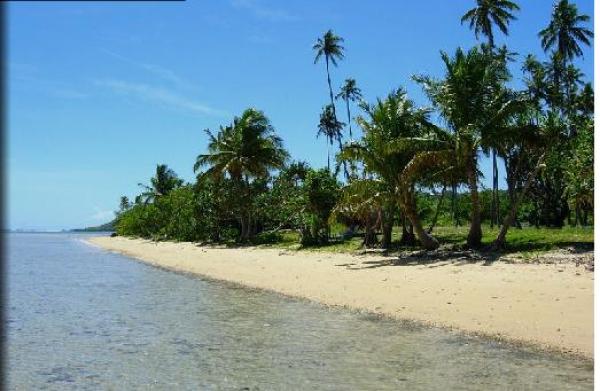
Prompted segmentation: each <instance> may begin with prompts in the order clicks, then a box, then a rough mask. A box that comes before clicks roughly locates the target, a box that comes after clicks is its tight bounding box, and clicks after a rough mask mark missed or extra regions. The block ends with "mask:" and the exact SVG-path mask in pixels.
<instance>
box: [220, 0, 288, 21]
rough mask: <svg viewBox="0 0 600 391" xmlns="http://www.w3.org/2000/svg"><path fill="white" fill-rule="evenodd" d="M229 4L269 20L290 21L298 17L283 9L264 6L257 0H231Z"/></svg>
mask: <svg viewBox="0 0 600 391" xmlns="http://www.w3.org/2000/svg"><path fill="white" fill-rule="evenodd" d="M231 5H232V6H233V7H234V8H238V9H244V10H248V11H250V12H252V13H253V14H254V16H256V17H257V18H260V19H265V20H268V21H270V22H291V21H295V20H298V17H296V16H295V15H292V14H290V13H289V12H287V11H285V10H283V9H279V8H272V7H267V6H264V5H262V4H260V3H259V2H258V1H257V0H232V2H231Z"/></svg>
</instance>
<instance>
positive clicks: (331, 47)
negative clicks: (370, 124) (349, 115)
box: [313, 29, 344, 116]
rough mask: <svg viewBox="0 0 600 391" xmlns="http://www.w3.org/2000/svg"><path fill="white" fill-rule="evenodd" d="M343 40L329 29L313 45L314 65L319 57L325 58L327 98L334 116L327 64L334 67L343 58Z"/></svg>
mask: <svg viewBox="0 0 600 391" xmlns="http://www.w3.org/2000/svg"><path fill="white" fill-rule="evenodd" d="M342 42H344V39H343V38H342V37H339V36H337V35H335V33H334V32H333V31H332V30H331V29H329V30H327V32H326V33H325V34H323V37H321V38H318V39H317V42H316V43H315V44H314V45H313V50H314V51H315V52H316V55H315V64H316V63H317V62H318V61H319V59H320V58H321V57H325V66H326V68H327V85H328V86H329V98H330V99H331V106H332V107H333V115H334V116H335V103H334V102H333V89H332V88H331V77H330V75H329V63H330V62H331V63H332V64H333V65H334V66H337V62H338V60H342V59H343V58H344V47H343V46H342Z"/></svg>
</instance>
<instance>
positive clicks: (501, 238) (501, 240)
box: [491, 155, 545, 250]
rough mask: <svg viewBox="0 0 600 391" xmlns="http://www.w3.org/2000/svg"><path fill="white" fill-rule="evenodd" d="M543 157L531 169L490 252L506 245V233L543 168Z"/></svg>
mask: <svg viewBox="0 0 600 391" xmlns="http://www.w3.org/2000/svg"><path fill="white" fill-rule="evenodd" d="M544 157H545V155H542V156H541V157H540V158H539V160H538V163H537V165H536V167H535V168H534V169H533V171H531V172H530V173H529V177H528V178H527V181H526V182H525V185H524V186H523V190H522V191H521V194H519V196H518V197H517V199H516V200H515V202H514V203H513V204H512V205H511V208H510V211H509V213H508V214H507V215H506V217H505V218H504V222H503V224H502V228H500V232H499V233H498V236H497V237H496V240H494V243H492V246H491V248H492V250H499V249H501V248H503V247H504V246H505V245H506V233H507V232H508V229H509V228H510V226H511V225H512V222H513V221H514V219H515V216H516V215H517V210H518V209H519V206H520V205H521V202H523V199H524V198H525V194H526V193H527V191H528V190H529V187H530V186H531V184H532V183H533V180H534V179H535V177H536V176H537V174H538V172H539V171H540V169H541V168H542V167H543V165H542V162H543V161H544Z"/></svg>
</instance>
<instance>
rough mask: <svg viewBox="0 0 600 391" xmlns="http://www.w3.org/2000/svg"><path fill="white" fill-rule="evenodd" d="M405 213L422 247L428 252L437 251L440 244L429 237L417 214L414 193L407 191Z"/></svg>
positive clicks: (404, 203)
mask: <svg viewBox="0 0 600 391" xmlns="http://www.w3.org/2000/svg"><path fill="white" fill-rule="evenodd" d="M403 198H404V200H403V201H404V202H403V205H404V213H405V215H406V217H407V218H408V220H409V221H410V222H411V224H412V226H413V229H414V231H415V234H416V235H417V238H418V239H419V241H420V242H421V246H422V247H423V248H425V249H426V250H435V249H436V248H438V247H439V246H440V244H439V242H438V241H437V240H436V239H435V238H434V237H433V236H431V235H429V234H428V233H427V232H426V231H425V230H424V229H423V224H422V223H421V219H420V218H419V215H418V214H417V205H416V201H415V197H414V194H413V191H412V190H410V191H407V192H406V194H405V195H404V197H403Z"/></svg>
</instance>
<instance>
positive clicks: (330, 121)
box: [317, 105, 344, 172]
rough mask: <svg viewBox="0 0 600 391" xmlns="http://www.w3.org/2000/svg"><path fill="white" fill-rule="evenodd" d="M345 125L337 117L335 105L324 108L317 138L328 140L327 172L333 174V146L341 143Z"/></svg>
mask: <svg viewBox="0 0 600 391" xmlns="http://www.w3.org/2000/svg"><path fill="white" fill-rule="evenodd" d="M343 128H344V123H343V122H340V121H338V120H337V118H336V117H335V110H334V106H333V105H326V106H324V107H323V111H322V112H321V116H320V118H319V131H318V132H317V137H319V136H320V135H324V136H325V138H326V140H327V170H328V171H329V172H331V164H330V154H331V146H332V145H333V142H334V141H338V142H340V140H341V138H342V129H343Z"/></svg>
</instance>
